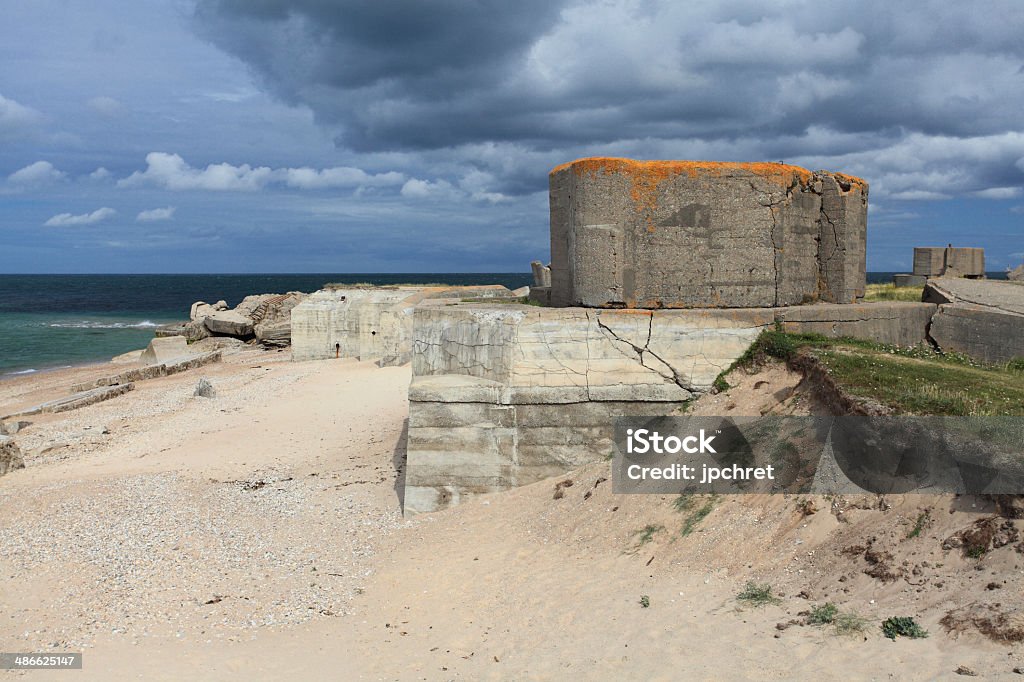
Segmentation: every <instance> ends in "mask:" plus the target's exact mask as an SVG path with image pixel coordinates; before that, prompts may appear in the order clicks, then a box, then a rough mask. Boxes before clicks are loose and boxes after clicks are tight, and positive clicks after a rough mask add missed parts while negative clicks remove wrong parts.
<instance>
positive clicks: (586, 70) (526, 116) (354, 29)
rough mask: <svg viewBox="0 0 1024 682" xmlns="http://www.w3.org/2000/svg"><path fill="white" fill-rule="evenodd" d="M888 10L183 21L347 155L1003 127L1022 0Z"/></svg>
mask: <svg viewBox="0 0 1024 682" xmlns="http://www.w3.org/2000/svg"><path fill="white" fill-rule="evenodd" d="M899 5H900V3H892V2H865V3H849V2H841V3H840V2H827V1H826V2H813V3H811V2H783V3H774V4H772V5H771V6H766V5H765V4H764V3H753V2H721V3H678V2H664V3H659V2H604V3H590V4H578V3H574V4H568V5H564V6H561V7H560V6H558V5H557V4H556V3H551V2H541V3H522V2H516V3H506V2H491V3H473V2H452V1H449V2H441V3H425V2H375V3H364V2H323V1H317V0H292V1H285V0H264V1H261V2H255V3H254V2H248V1H243V0H201V1H200V3H199V7H198V9H197V12H196V17H197V20H198V23H199V25H200V26H201V27H202V30H203V32H204V34H205V35H207V36H208V37H209V38H210V39H211V40H213V41H214V42H215V43H216V44H217V45H219V46H221V47H222V48H224V49H226V50H228V51H230V52H232V53H234V54H235V55H237V56H239V57H241V58H242V59H243V60H245V61H246V62H248V63H249V64H250V65H251V66H252V67H253V68H254V69H255V70H256V71H257V72H258V73H259V75H260V76H261V77H262V78H263V79H264V80H265V82H266V83H267V84H268V85H269V86H270V87H272V88H273V90H274V91H275V92H277V93H278V94H280V95H281V96H282V97H284V98H286V99H287V100H288V101H290V102H293V103H302V104H306V105H308V106H309V107H311V108H312V109H313V111H314V112H315V113H316V114H317V116H318V119H319V120H320V121H322V122H324V123H327V124H331V125H336V126H338V127H339V129H340V131H341V137H340V140H341V142H342V144H344V145H346V146H348V147H350V148H353V149H356V150H380V149H438V148H443V147H451V146H458V145H460V144H467V143H475V142H483V141H498V142H521V143H523V144H525V145H527V146H529V147H531V148H544V147H551V146H567V145H592V144H607V143H612V142H614V141H616V140H622V139H644V138H658V139H673V138H675V139H678V138H700V139H730V138H735V137H739V136H747V137H749V136H751V135H752V134H754V135H756V136H758V137H760V138H763V139H767V138H770V137H771V136H777V135H798V134H800V133H801V132H803V131H805V130H807V128H808V127H810V126H812V125H817V126H822V127H826V128H829V129H833V130H836V131H839V132H850V133H857V132H871V133H876V134H879V135H882V136H886V135H891V134H892V132H893V131H897V130H904V131H916V132H922V133H926V134H929V135H952V136H974V135H987V134H995V133H1001V132H1005V131H1008V130H1016V129H1019V128H1020V113H1019V112H1020V111H1021V108H1022V105H1024V74H1022V73H1021V66H1022V64H1024V41H1021V40H1020V35H1021V29H1022V28H1024V17H1022V12H1024V9H1022V6H1021V5H1020V4H1019V2H1016V1H1015V0H1006V1H1002V2H998V1H997V2H991V3H987V4H986V6H985V8H984V11H978V10H977V9H976V6H973V7H972V6H964V5H954V4H950V3H944V2H918V3H914V4H913V5H902V6H899ZM817 151H826V152H828V153H831V152H834V151H835V150H820V149H819V150H817Z"/></svg>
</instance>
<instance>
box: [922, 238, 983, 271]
mask: <svg viewBox="0 0 1024 682" xmlns="http://www.w3.org/2000/svg"><path fill="white" fill-rule="evenodd" d="M914 274H915V275H922V276H924V277H970V278H980V277H984V276H985V249H979V248H973V247H954V246H919V247H915V248H914Z"/></svg>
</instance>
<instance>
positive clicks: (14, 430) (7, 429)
mask: <svg viewBox="0 0 1024 682" xmlns="http://www.w3.org/2000/svg"><path fill="white" fill-rule="evenodd" d="M30 423H31V422H26V421H9V422H0V436H16V435H17V434H18V432H19V431H21V430H22V429H24V428H25V427H26V426H28V425H29V424H30Z"/></svg>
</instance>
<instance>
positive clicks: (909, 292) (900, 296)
mask: <svg viewBox="0 0 1024 682" xmlns="http://www.w3.org/2000/svg"><path fill="white" fill-rule="evenodd" d="M923 293H924V287H898V286H896V285H895V284H893V283H892V282H890V283H888V284H869V285H868V286H867V290H866V291H865V292H864V302H865V303H867V302H869V301H918V302H920V300H921V295H922V294H923Z"/></svg>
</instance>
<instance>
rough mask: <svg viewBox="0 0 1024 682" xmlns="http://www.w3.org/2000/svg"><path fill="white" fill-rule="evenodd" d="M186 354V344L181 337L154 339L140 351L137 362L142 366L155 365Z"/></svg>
mask: <svg viewBox="0 0 1024 682" xmlns="http://www.w3.org/2000/svg"><path fill="white" fill-rule="evenodd" d="M188 354H189V353H188V343H187V342H186V341H185V337H183V336H168V337H164V338H155V339H153V340H151V341H150V342H149V345H148V346H146V349H145V350H144V351H142V355H140V356H139V362H141V363H142V364H144V365H157V364H161V363H164V362H167V361H168V360H173V359H176V358H180V357H183V356H185V355H188Z"/></svg>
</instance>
